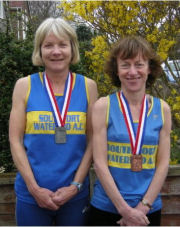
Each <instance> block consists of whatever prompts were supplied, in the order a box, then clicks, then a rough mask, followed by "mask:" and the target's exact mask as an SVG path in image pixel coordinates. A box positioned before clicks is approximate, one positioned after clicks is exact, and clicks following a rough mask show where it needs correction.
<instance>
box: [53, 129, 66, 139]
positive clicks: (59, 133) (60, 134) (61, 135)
mask: <svg viewBox="0 0 180 227" xmlns="http://www.w3.org/2000/svg"><path fill="white" fill-rule="evenodd" d="M55 142H56V143H66V129H65V127H56V128H55Z"/></svg>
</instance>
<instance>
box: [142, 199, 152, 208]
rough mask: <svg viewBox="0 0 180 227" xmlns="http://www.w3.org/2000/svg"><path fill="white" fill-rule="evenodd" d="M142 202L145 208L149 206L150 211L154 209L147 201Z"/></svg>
mask: <svg viewBox="0 0 180 227" xmlns="http://www.w3.org/2000/svg"><path fill="white" fill-rule="evenodd" d="M141 202H142V204H143V205H144V206H147V207H149V208H150V209H152V205H151V204H150V203H149V202H148V201H147V200H146V199H142V200H141Z"/></svg>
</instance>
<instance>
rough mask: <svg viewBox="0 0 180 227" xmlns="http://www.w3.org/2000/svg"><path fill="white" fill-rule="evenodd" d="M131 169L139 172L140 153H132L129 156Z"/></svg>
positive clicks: (140, 165)
mask: <svg viewBox="0 0 180 227" xmlns="http://www.w3.org/2000/svg"><path fill="white" fill-rule="evenodd" d="M131 170H132V171H135V172H139V171H141V170H142V155H141V154H134V155H132V156H131Z"/></svg>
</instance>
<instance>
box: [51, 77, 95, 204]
mask: <svg viewBox="0 0 180 227" xmlns="http://www.w3.org/2000/svg"><path fill="white" fill-rule="evenodd" d="M86 80H87V81H86V82H87V89H88V93H89V104H88V111H87V118H86V135H87V147H86V151H85V153H84V156H83V158H82V160H81V163H80V165H79V167H78V169H77V171H76V174H75V176H74V179H73V182H78V183H81V184H82V183H83V181H84V179H85V177H86V176H87V174H88V171H89V168H90V166H91V163H92V123H91V116H92V106H93V104H94V102H95V101H96V100H97V96H98V92H97V85H96V83H95V81H93V80H91V79H89V78H86ZM77 193H78V189H77V187H76V186H75V185H69V186H68V187H62V188H60V189H58V190H57V191H56V192H55V195H54V196H53V201H54V202H55V203H56V204H57V205H59V206H61V205H63V204H64V203H66V202H67V201H69V200H70V199H71V198H72V197H74V196H75V195H76V194H77Z"/></svg>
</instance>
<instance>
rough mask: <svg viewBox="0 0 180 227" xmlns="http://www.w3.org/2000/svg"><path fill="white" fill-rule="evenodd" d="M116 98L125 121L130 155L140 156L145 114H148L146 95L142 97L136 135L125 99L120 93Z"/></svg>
mask: <svg viewBox="0 0 180 227" xmlns="http://www.w3.org/2000/svg"><path fill="white" fill-rule="evenodd" d="M118 96H119V100H120V103H121V108H122V112H123V116H124V119H125V123H126V127H127V130H128V134H129V139H130V143H131V149H132V154H133V155H135V154H140V153H141V147H142V143H143V138H144V131H145V125H146V119H147V112H148V101H147V98H146V95H144V97H143V101H142V104H141V111H140V116H139V124H138V129H137V133H136V132H135V129H134V124H133V119H132V115H131V111H130V107H129V104H128V101H127V99H126V98H125V96H124V94H123V92H122V91H121V92H119V93H118Z"/></svg>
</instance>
